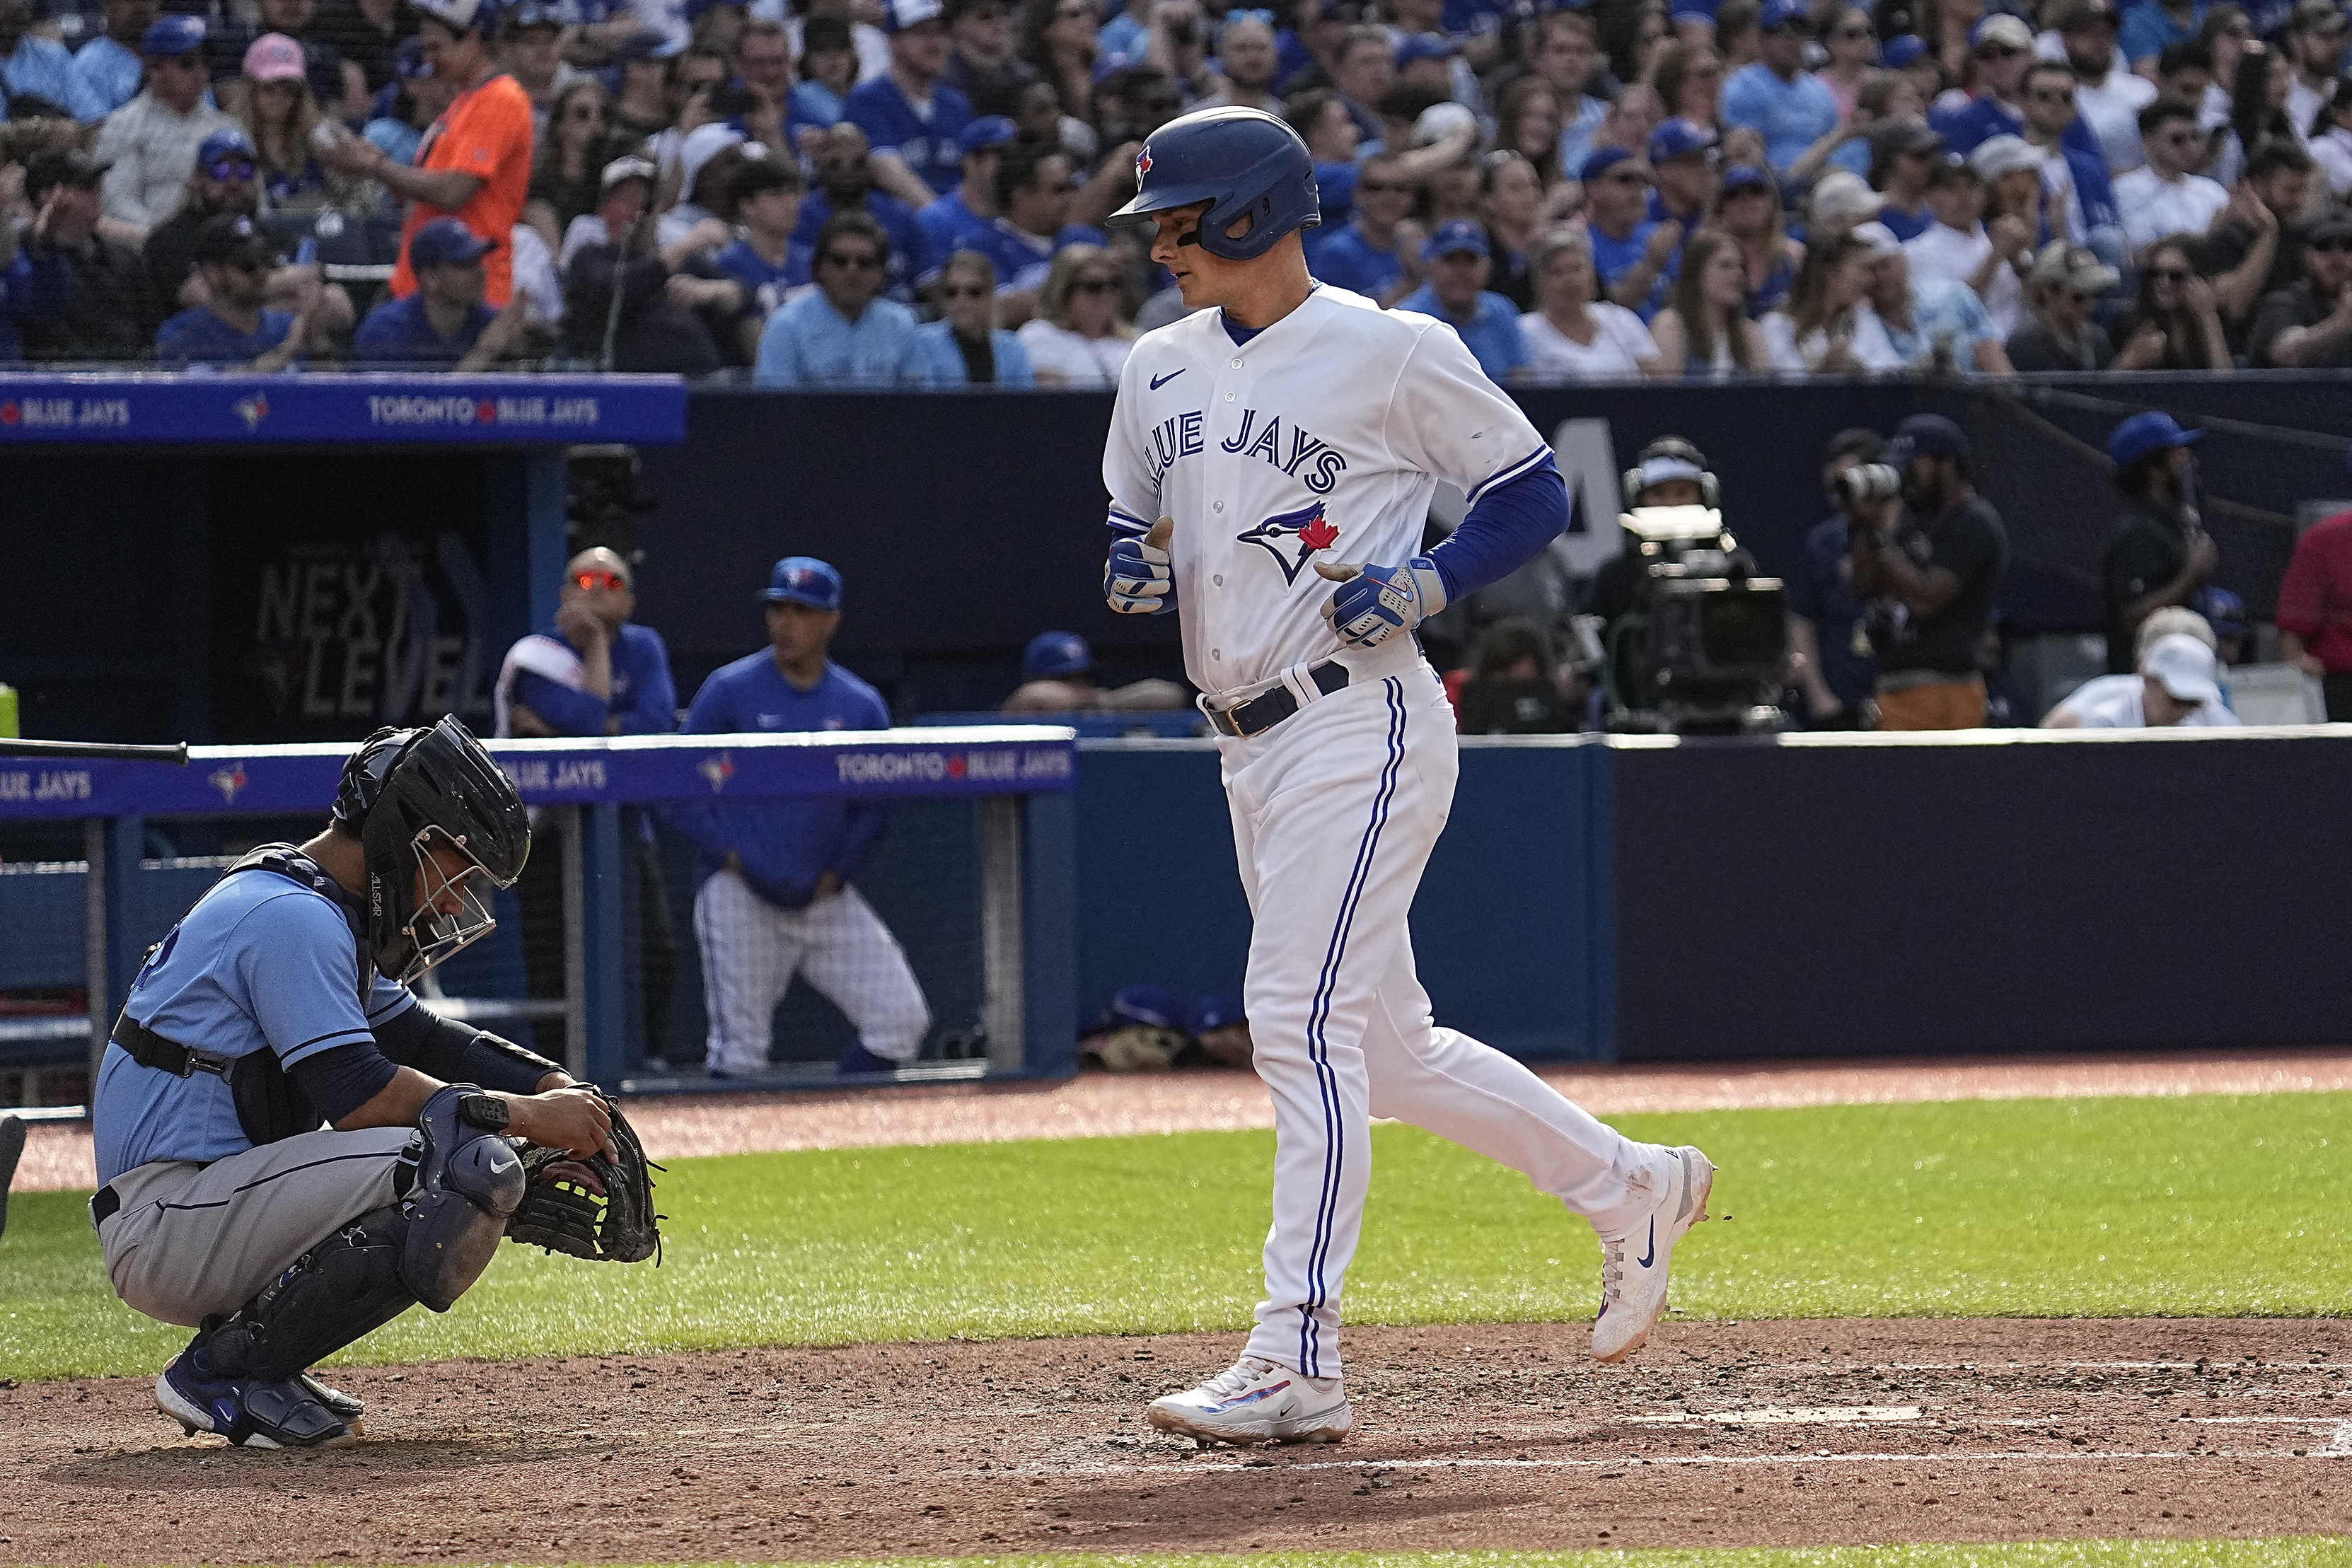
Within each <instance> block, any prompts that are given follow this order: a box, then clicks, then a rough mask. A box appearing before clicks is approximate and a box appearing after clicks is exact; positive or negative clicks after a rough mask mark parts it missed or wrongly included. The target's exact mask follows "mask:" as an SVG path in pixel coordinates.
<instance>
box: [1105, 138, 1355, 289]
mask: <svg viewBox="0 0 2352 1568" xmlns="http://www.w3.org/2000/svg"><path fill="white" fill-rule="evenodd" d="M1135 183H1136V186H1137V190H1136V193H1135V200H1133V201H1131V202H1129V203H1128V204H1127V205H1125V206H1123V207H1121V208H1119V210H1118V211H1117V212H1115V213H1113V214H1111V215H1110V217H1111V221H1112V222H1113V223H1120V222H1126V223H1140V222H1148V221H1149V220H1150V217H1151V214H1154V213H1164V212H1168V211H1170V210H1171V209H1172V208H1176V207H1189V206H1191V205H1192V204H1194V203H1196V202H1208V203H1211V204H1212V205H1211V206H1210V208H1209V210H1208V211H1207V212H1205V213H1203V214H1201V224H1200V227H1199V229H1198V230H1197V231H1196V232H1195V233H1193V234H1192V235H1186V236H1185V237H1186V238H1188V239H1197V240H1199V241H1200V244H1201V248H1202V250H1205V251H1207V252H1208V253H1209V254H1210V255H1211V256H1223V257H1224V258H1225V259H1226V260H1227V261H1251V260H1254V259H1255V258H1256V257H1258V256H1264V255H1265V253H1266V252H1267V251H1270V250H1272V249H1273V248H1274V246H1275V242H1276V241H1277V240H1279V239H1280V238H1282V236H1283V235H1286V234H1288V233H1290V232H1291V231H1292V230H1294V229H1302V228H1305V227H1307V225H1309V224H1319V223H1321V222H1322V221H1323V207H1322V204H1321V202H1319V201H1318V199H1317V197H1316V194H1315V160H1314V158H1313V156H1312V155H1310V154H1309V153H1308V152H1307V143H1306V142H1304V141H1300V140H1299V137H1298V132H1297V131H1293V130H1291V129H1290V127H1289V126H1287V125H1285V124H1284V123H1283V122H1282V121H1281V120H1276V118H1275V117H1274V116H1273V115H1271V114H1266V113H1263V112H1261V111H1260V110H1255V109H1203V110H1198V111H1196V112H1194V113H1192V114H1187V115H1183V116H1181V117H1179V118H1178V119H1175V120H1170V121H1169V122H1168V123H1167V124H1165V125H1163V126H1161V127H1160V129H1159V130H1157V131H1153V132H1152V133H1151V135H1150V138H1149V139H1148V140H1146V141H1145V142H1144V143H1143V151H1142V152H1139V153H1137V154H1136V155H1135ZM1244 218H1247V219H1249V220H1250V225H1249V232H1248V233H1246V234H1244V235H1242V236H1241V237H1240V238H1239V239H1235V238H1234V237H1233V236H1232V235H1229V234H1227V233H1226V232H1225V231H1226V230H1228V229H1230V228H1232V227H1233V225H1234V224H1236V223H1238V222H1240V221H1241V220H1242V219H1244Z"/></svg>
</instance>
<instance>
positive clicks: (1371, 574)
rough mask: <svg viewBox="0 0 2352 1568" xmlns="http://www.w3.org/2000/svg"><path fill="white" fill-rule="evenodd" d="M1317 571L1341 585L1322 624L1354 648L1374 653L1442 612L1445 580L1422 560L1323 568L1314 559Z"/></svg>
mask: <svg viewBox="0 0 2352 1568" xmlns="http://www.w3.org/2000/svg"><path fill="white" fill-rule="evenodd" d="M1315 570H1316V571H1317V572H1318V573H1319V574H1320V575H1321V576H1323V577H1324V578H1325V579H1327V580H1329V581H1332V582H1336V583H1338V584H1339V591H1338V592H1336V593H1334V594H1332V595H1331V601H1330V602H1329V603H1328V604H1326V605H1325V606H1324V607H1323V619H1324V620H1326V621H1328V622H1330V623H1331V630H1332V632H1334V633H1335V634H1336V635H1337V636H1338V637H1339V641H1341V642H1342V643H1348V644H1349V645H1350V646H1352V647H1358V648H1377V647H1379V646H1380V645H1381V643H1385V642H1387V641H1388V640H1389V639H1390V638H1391V637H1393V636H1395V635H1396V634H1397V633H1398V632H1410V631H1412V629H1413V628H1414V627H1416V626H1418V625H1420V624H1421V623H1422V622H1424V621H1426V620H1428V619H1429V618H1430V617H1431V616H1433V615H1434V614H1436V613H1437V612H1439V611H1441V610H1443V609H1444V608H1445V580H1444V578H1443V577H1440V576H1439V575H1438V572H1437V563H1436V562H1435V561H1433V560H1432V559H1429V557H1427V556H1425V555H1417V556H1415V557H1413V558H1412V559H1411V560H1409V561H1407V562H1405V563H1404V564H1403V565H1402V566H1349V565H1347V564H1346V563H1345V562H1341V563H1339V564H1336V565H1327V564H1326V563H1324V562H1322V561H1319V560H1318V561H1317V562H1316V563H1315Z"/></svg>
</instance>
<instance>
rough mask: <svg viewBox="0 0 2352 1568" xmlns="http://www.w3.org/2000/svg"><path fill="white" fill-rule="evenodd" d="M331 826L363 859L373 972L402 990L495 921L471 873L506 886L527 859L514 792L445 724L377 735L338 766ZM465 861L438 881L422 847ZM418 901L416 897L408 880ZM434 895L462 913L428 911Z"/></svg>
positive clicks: (453, 725)
mask: <svg viewBox="0 0 2352 1568" xmlns="http://www.w3.org/2000/svg"><path fill="white" fill-rule="evenodd" d="M334 821H335V823H336V825H337V826H339V827H341V828H342V829H343V830H344V831H347V832H350V833H352V834H355V835H356V836H357V837H358V838H359V841H360V844H361V847H362V849H363V850H364V851H365V852H366V855H367V880H368V890H367V902H368V932H367V935H368V946H369V949H370V950H371V951H372V952H373V954H374V955H375V967H377V968H378V969H379V970H381V971H383V974H385V975H386V976H388V977H391V978H393V979H395V980H398V981H399V982H400V983H401V984H403V985H406V984H407V983H408V982H410V981H411V980H414V979H415V978H416V977H418V976H419V975H422V974H423V973H425V970H427V969H429V968H431V967H433V966H434V965H436V964H437V963H439V962H440V961H441V960H442V959H444V958H446V957H447V956H449V955H450V954H452V953H455V952H456V951H457V949H459V948H460V947H463V946H466V945H467V943H469V942H472V941H474V940H476V939H477V938H478V937H480V936H486V935H488V932H489V930H490V928H491V927H492V926H493V925H497V924H498V922H497V921H496V920H495V919H494V918H492V916H491V915H490V908H489V901H488V898H487V897H486V896H485V895H484V893H483V891H482V889H480V888H479V887H478V886H476V885H474V882H475V873H478V874H479V875H480V876H481V877H484V878H487V879H488V881H489V882H490V883H493V884H494V885H496V886H498V887H512V886H513V885H514V880H515V878H516V877H518V876H520V875H521V874H522V862H523V860H524V858H525V857H526V856H528V855H529V854H530V824H529V822H528V821H527V820H526V819H525V817H524V815H523V809H522V801H521V800H520V798H519V797H518V796H517V795H516V794H515V789H514V786H513V785H512V784H511V783H509V782H508V780H507V776H506V775H505V774H504V773H502V772H500V771H499V765H498V764H497V763H496V762H495V761H493V760H491V758H490V754H489V753H488V752H487V751H485V750H483V749H482V744H481V742H479V741H478V740H476V739H475V738H474V737H473V735H472V734H471V733H470V732H469V731H467V728H466V727H465V726H464V725H462V724H459V723H458V722H457V720H456V719H455V718H445V719H443V720H442V721H441V722H440V723H438V724H436V725H435V726H433V727H431V728H429V729H423V728H420V729H380V730H377V731H376V732H375V733H374V734H373V735H371V736H369V737H367V739H366V740H364V741H362V742H361V743H360V748H359V749H358V750H357V751H355V752H353V753H352V759H351V760H350V761H349V762H346V763H345V764H343V779H342V783H341V786H340V787H339V788H338V789H336V791H335V811H334ZM428 845H429V846H431V847H434V848H437V849H447V850H455V851H457V852H458V853H459V854H461V855H462V856H464V857H465V858H466V859H467V861H469V862H472V870H471V871H470V872H468V873H466V874H464V875H462V876H460V877H458V878H457V879H454V880H453V879H450V878H448V877H447V876H446V875H445V874H444V873H442V872H441V871H440V870H439V869H438V868H436V865H435V864H434V862H433V861H432V860H431V859H430V858H428V857H427V855H426V854H425V849H426V847H427V846H428ZM419 871H422V872H423V873H425V884H426V892H427V896H426V898H425V901H424V902H423V903H421V904H420V903H419V902H418V900H417V896H416V890H417V873H418V872H419ZM444 893H450V894H456V895H457V902H458V903H459V904H461V905H462V906H463V907H462V908H461V910H460V911H459V912H458V913H457V914H455V915H452V914H449V913H448V912H446V911H445V910H442V909H438V908H436V907H435V904H436V902H437V901H438V899H439V897H440V895H441V894H444Z"/></svg>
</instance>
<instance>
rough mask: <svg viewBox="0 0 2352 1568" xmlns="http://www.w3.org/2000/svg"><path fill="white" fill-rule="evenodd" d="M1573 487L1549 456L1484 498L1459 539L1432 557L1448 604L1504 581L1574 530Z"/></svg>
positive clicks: (1451, 540)
mask: <svg viewBox="0 0 2352 1568" xmlns="http://www.w3.org/2000/svg"><path fill="white" fill-rule="evenodd" d="M1568 522H1569V505H1568V485H1567V482H1566V481H1564V480H1563V479H1561V478H1560V476H1559V467H1558V466H1557V465H1554V463H1553V462H1552V460H1551V458H1550V457H1549V455H1547V456H1546V457H1545V458H1544V460H1543V462H1542V463H1541V465H1538V466H1537V467H1534V468H1530V469H1529V470H1528V472H1526V473H1525V474H1522V475H1520V476H1518V477H1517V478H1516V479H1512V480H1508V481H1507V482H1505V483H1503V484H1500V485H1497V486H1495V487H1494V488H1493V489H1491V490H1488V491H1487V492H1486V494H1485V495H1483V496H1481V497H1478V499H1477V501H1476V503H1475V505H1473V506H1472V507H1471V508H1470V515H1469V516H1468V517H1465V518H1463V519H1462V526H1461V527H1460V528H1455V529H1454V532H1453V535H1452V536H1451V537H1450V538H1445V539H1444V540H1442V541H1440V542H1439V544H1438V545H1437V547H1436V548H1435V549H1432V550H1431V551H1430V552H1429V559H1430V560H1431V562H1432V563H1433V564H1434V565H1435V566H1436V568H1437V572H1438V575H1439V576H1440V577H1442V578H1444V580H1445V597H1446V601H1447V602H1448V603H1458V602H1460V601H1462V600H1463V599H1465V598H1466V597H1468V596H1469V595H1471V594H1473V593H1475V592H1477V591H1479V590H1480V589H1482V588H1485V587H1486V586H1487V585H1488V584H1489V583H1494V582H1499V581H1501V580H1503V579H1504V578H1506V577H1508V576H1509V575H1510V574H1511V573H1513V572H1515V571H1517V570H1518V569H1519V568H1521V567H1523V566H1525V565H1526V564H1527V563H1528V561H1530V560H1532V559H1535V554H1536V552H1537V551H1538V550H1539V549H1543V548H1544V546H1546V545H1548V544H1549V543H1550V542H1551V541H1552V540H1553V539H1555V538H1559V533H1560V530H1561V529H1563V528H1567V527H1568Z"/></svg>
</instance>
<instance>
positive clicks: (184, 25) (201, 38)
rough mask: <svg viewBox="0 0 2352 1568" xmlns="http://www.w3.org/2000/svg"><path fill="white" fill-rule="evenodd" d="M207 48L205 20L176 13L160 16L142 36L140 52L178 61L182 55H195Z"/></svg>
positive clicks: (200, 17)
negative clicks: (199, 50)
mask: <svg viewBox="0 0 2352 1568" xmlns="http://www.w3.org/2000/svg"><path fill="white" fill-rule="evenodd" d="M203 47H205V19H204V18H203V17H202V16H181V15H179V14H177V13H176V12H175V13H173V15H172V16H159V17H157V18H156V19H155V21H154V23H153V25H152V26H150V27H149V28H148V29H147V31H146V32H145V33H143V34H142V35H141V36H140V38H139V52H140V53H141V54H142V55H153V56H155V57H158V58H162V59H177V58H178V57H180V56H182V55H192V54H194V53H195V52H196V51H197V50H198V49H201V48H203Z"/></svg>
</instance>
